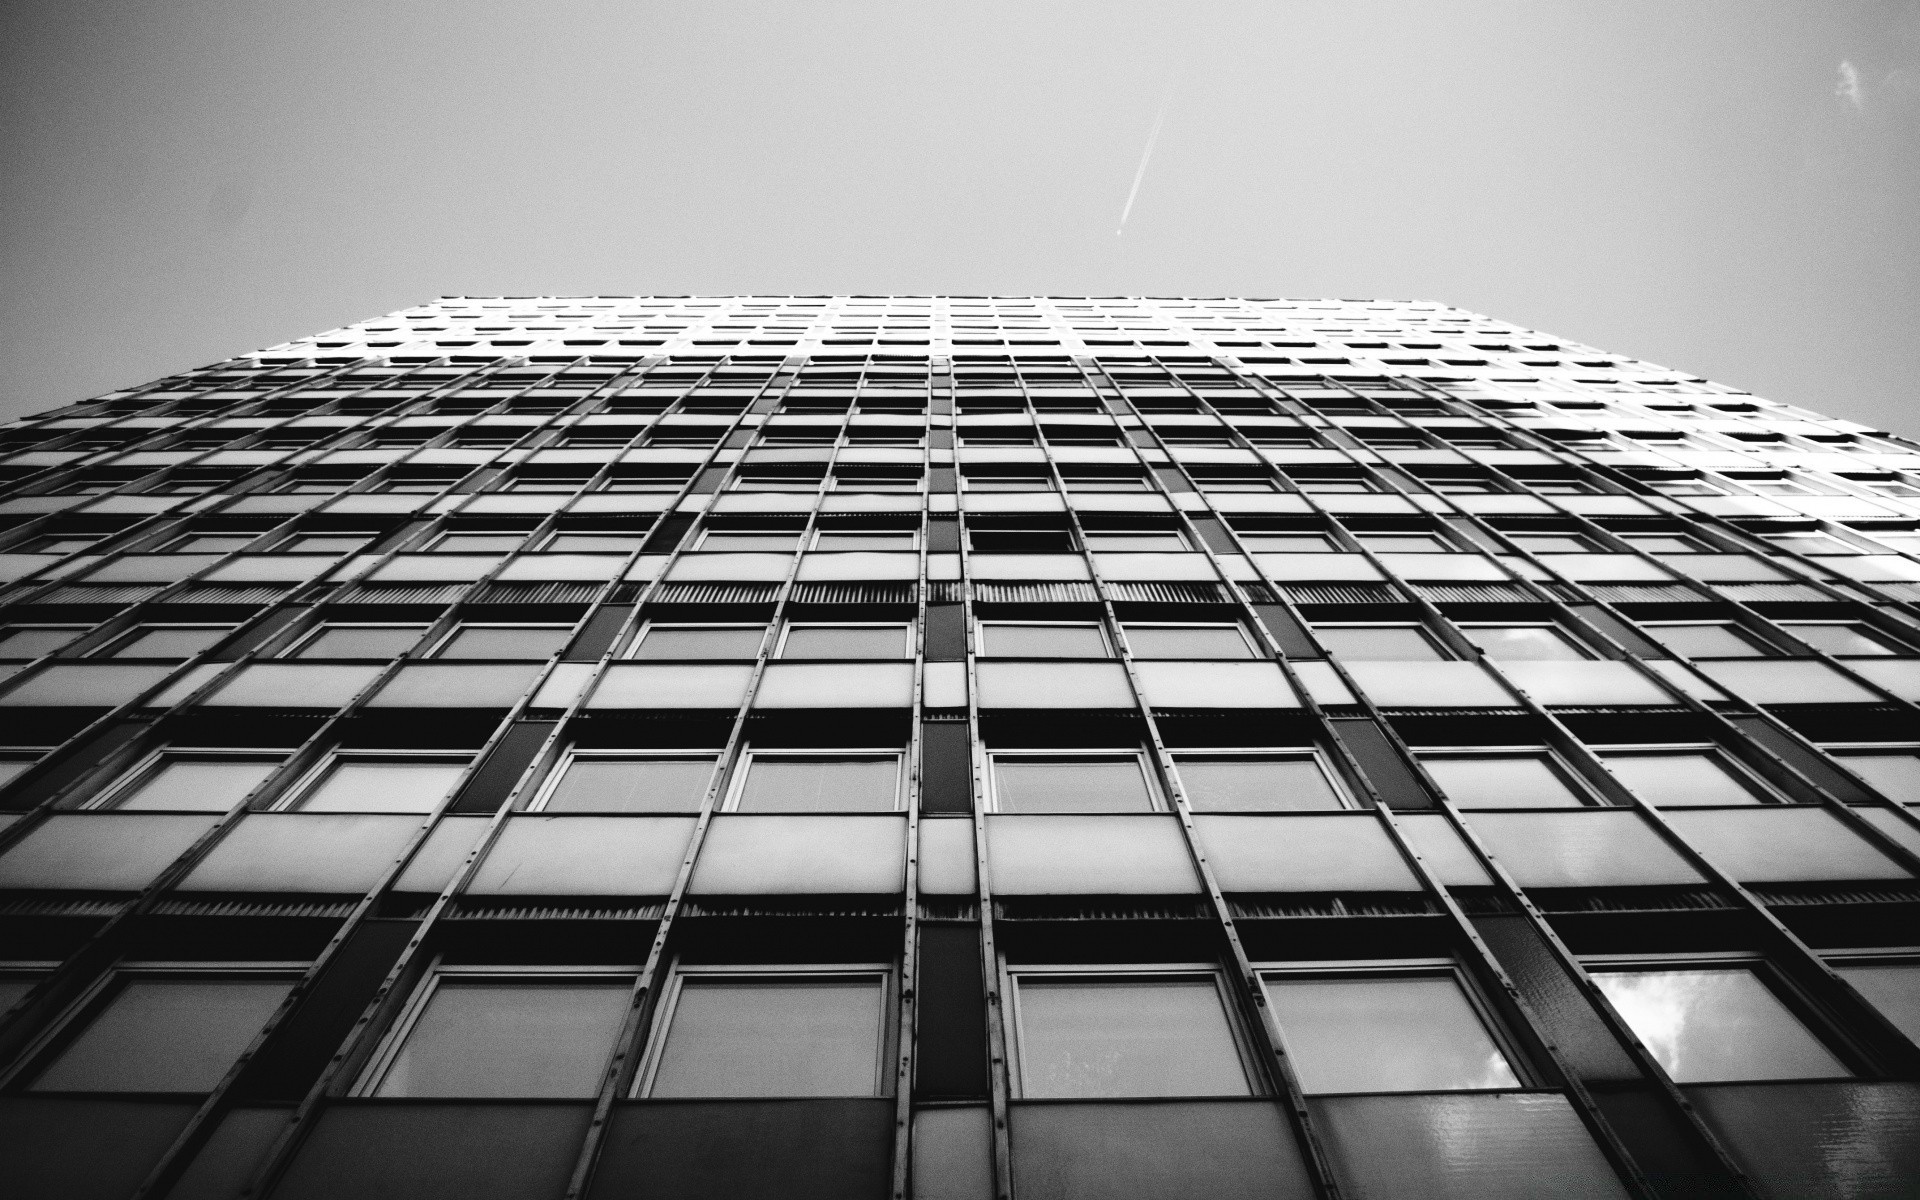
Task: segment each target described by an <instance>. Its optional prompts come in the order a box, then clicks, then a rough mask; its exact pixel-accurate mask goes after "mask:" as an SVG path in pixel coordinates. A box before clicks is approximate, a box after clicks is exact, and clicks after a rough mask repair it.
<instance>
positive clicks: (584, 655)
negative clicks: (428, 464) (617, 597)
mask: <svg viewBox="0 0 1920 1200" xmlns="http://www.w3.org/2000/svg"><path fill="white" fill-rule="evenodd" d="M632 615H633V606H632V605H631V604H608V605H605V606H604V607H601V608H597V609H595V610H594V611H593V615H592V616H591V617H588V618H587V623H586V624H585V625H584V626H582V627H581V629H580V632H579V633H577V634H575V635H574V637H573V645H571V646H568V647H567V653H566V660H567V661H568V662H598V661H600V659H602V658H604V657H605V656H606V653H607V651H609V650H611V649H613V639H614V638H617V637H619V636H620V630H621V629H622V628H624V627H625V626H626V623H627V618H628V617H631V616H632Z"/></svg>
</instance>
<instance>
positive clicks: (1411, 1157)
mask: <svg viewBox="0 0 1920 1200" xmlns="http://www.w3.org/2000/svg"><path fill="white" fill-rule="evenodd" d="M1308 1106H1309V1108H1310V1109H1311V1110H1312V1112H1313V1115H1314V1118H1315V1120H1314V1127H1315V1128H1316V1129H1318V1130H1319V1131H1320V1134H1321V1136H1322V1137H1324V1138H1325V1139H1326V1146H1327V1152H1328V1154H1329V1155H1330V1156H1331V1157H1332V1159H1333V1163H1334V1172H1335V1173H1336V1174H1337V1175H1338V1176H1339V1177H1340V1182H1341V1185H1342V1191H1343V1194H1344V1195H1348V1196H1352V1197H1355V1198H1356V1200H1358V1198H1362V1197H1364V1200H1627V1196H1628V1194H1629V1193H1628V1192H1627V1190H1626V1188H1625V1187H1623V1186H1622V1185H1621V1182H1620V1179H1619V1177H1618V1176H1617V1175H1615V1173H1614V1171H1613V1168H1612V1167H1611V1166H1610V1165H1609V1164H1608V1163H1607V1159H1606V1156H1605V1155H1604V1154H1602V1153H1601V1150H1600V1147H1599V1146H1598V1145H1597V1144H1596V1143H1595V1142H1594V1140H1593V1137H1592V1136H1591V1135H1590V1134H1589V1133H1588V1132H1587V1127H1586V1126H1585V1125H1583V1124H1582V1123H1581V1121H1580V1118H1579V1116H1578V1115H1577V1114H1575V1112H1574V1110H1573V1106H1572V1105H1571V1104H1569V1103H1567V1099H1566V1097H1565V1096H1562V1095H1559V1094H1558V1093H1544V1092H1535V1093H1530V1094H1514V1093H1510V1092H1507V1093H1502V1092H1455V1093H1453V1094H1447V1093H1431V1094H1414V1095H1404V1096H1323V1097H1319V1098H1316V1099H1313V1100H1310V1101H1308Z"/></svg>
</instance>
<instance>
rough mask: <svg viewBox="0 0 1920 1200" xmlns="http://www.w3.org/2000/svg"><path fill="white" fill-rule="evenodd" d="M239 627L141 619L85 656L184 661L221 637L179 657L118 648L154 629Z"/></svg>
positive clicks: (228, 630)
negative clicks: (122, 652)
mask: <svg viewBox="0 0 1920 1200" xmlns="http://www.w3.org/2000/svg"><path fill="white" fill-rule="evenodd" d="M239 628H240V626H239V625H226V624H220V623H217V622H213V621H153V622H146V621H143V622H140V623H138V624H135V625H130V626H128V627H127V628H126V629H123V630H121V631H120V632H119V633H117V634H115V635H114V636H113V637H111V638H109V639H107V641H105V642H103V643H101V644H100V645H99V646H96V647H95V648H94V649H92V650H90V651H88V652H87V657H88V658H103V659H120V658H130V659H139V658H159V659H162V660H164V661H167V662H186V661H187V660H188V659H191V658H197V657H198V656H199V655H200V654H205V653H207V651H208V650H212V649H213V648H214V647H215V646H218V645H219V644H220V642H221V640H222V639H220V638H216V639H214V641H213V642H212V643H211V644H209V645H208V646H207V648H206V649H205V650H201V651H198V652H197V653H196V654H188V655H184V656H182V657H179V658H175V657H173V656H172V655H158V656H157V655H151V654H121V653H120V648H121V647H123V646H126V645H130V644H131V643H133V642H134V641H136V640H138V639H139V638H141V637H143V636H145V635H146V634H148V633H151V632H154V631H156V630H163V629H215V630H219V631H221V632H222V633H233V632H234V631H235V630H237V629H239ZM63 648H64V647H63Z"/></svg>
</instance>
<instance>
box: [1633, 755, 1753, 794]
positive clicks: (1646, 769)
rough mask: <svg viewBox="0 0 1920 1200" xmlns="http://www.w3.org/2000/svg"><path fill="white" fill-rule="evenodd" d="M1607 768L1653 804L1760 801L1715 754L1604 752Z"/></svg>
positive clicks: (1635, 792)
mask: <svg viewBox="0 0 1920 1200" xmlns="http://www.w3.org/2000/svg"><path fill="white" fill-rule="evenodd" d="M1601 757H1602V758H1603V759H1605V760H1606V764H1607V769H1608V770H1609V771H1612V772H1613V774H1614V777H1615V778H1616V779H1618V780H1619V781H1620V782H1621V783H1624V784H1626V785H1627V790H1628V791H1631V792H1632V793H1633V794H1634V795H1636V796H1638V797H1640V799H1642V800H1644V801H1646V802H1647V803H1648V804H1653V805H1686V804H1758V803H1760V797H1759V796H1756V795H1755V794H1754V793H1753V792H1752V791H1750V790H1749V789H1748V788H1747V786H1746V785H1745V784H1744V783H1743V782H1742V781H1741V780H1739V779H1737V778H1735V777H1734V775H1733V774H1732V772H1730V771H1728V770H1727V768H1726V767H1724V766H1722V765H1721V764H1720V762H1719V761H1718V760H1717V759H1715V758H1714V756H1713V755H1711V754H1708V753H1705V752H1704V751H1702V752H1699V753H1695V754H1604V755H1601Z"/></svg>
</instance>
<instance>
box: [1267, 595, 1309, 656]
mask: <svg viewBox="0 0 1920 1200" xmlns="http://www.w3.org/2000/svg"><path fill="white" fill-rule="evenodd" d="M1253 611H1254V614H1255V615H1256V616H1258V617H1259V618H1260V624H1262V625H1264V626H1266V629H1267V632H1268V633H1270V634H1272V635H1273V640H1274V641H1275V642H1277V643H1279V645H1280V652H1281V653H1282V654H1284V655H1286V656H1287V657H1288V658H1319V657H1321V654H1320V650H1319V648H1318V647H1316V646H1315V645H1314V644H1313V639H1312V638H1310V637H1308V636H1307V631H1306V630H1304V629H1302V628H1300V622H1298V621H1296V620H1294V619H1293V614H1292V613H1290V612H1288V611H1287V610H1286V608H1285V606H1283V605H1279V604H1256V605H1254V606H1253Z"/></svg>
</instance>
